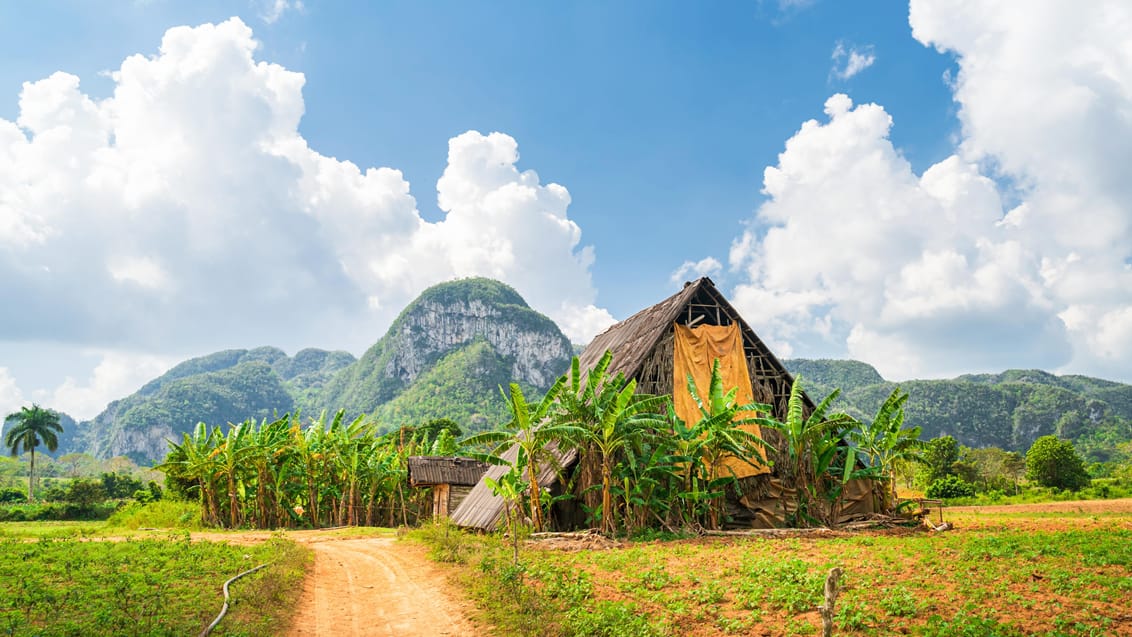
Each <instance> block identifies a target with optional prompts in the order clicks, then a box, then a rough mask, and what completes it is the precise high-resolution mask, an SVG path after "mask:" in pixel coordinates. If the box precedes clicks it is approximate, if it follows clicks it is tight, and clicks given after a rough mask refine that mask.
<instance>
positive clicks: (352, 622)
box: [289, 533, 480, 637]
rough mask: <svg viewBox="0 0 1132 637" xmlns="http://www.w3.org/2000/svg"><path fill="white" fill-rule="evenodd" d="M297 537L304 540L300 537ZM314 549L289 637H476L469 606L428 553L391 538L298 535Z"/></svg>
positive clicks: (413, 545) (300, 540) (418, 547)
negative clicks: (390, 636) (310, 566)
mask: <svg viewBox="0 0 1132 637" xmlns="http://www.w3.org/2000/svg"><path fill="white" fill-rule="evenodd" d="M295 535H296V536H299V535H300V534H295ZM294 539H295V540H297V541H299V542H302V543H305V544H308V545H309V546H310V548H311V549H313V550H314V555H315V558H314V566H313V567H312V568H311V571H310V573H309V574H308V575H307V577H306V579H305V580H304V582H303V594H302V597H301V598H300V600H299V607H298V608H297V609H296V612H295V619H294V623H293V624H292V628H291V632H290V633H289V634H290V635H291V636H292V637H310V636H315V635H325V636H335V637H338V636H342V637H349V636H361V635H367V636H368V635H402V636H405V637H415V636H423V635H452V636H462V635H476V634H479V632H480V631H477V630H476V626H475V624H473V623H472V622H471V621H470V620H469V619H468V612H467V611H468V610H469V609H470V608H471V607H470V605H469V602H467V601H466V600H464V599H463V598H462V597H461V596H460V595H459V593H458V591H457V590H456V589H455V588H454V587H452V586H450V585H449V584H448V582H447V581H445V577H444V574H443V573H442V572H441V571H440V570H439V569H438V568H437V567H436V565H435V564H433V563H432V562H431V561H430V560H429V559H428V556H427V555H425V552H424V549H422V548H421V547H420V546H417V545H415V544H410V543H408V542H398V541H397V540H395V539H393V538H387V537H375V538H363V539H334V538H327V537H320V536H319V535H317V534H313V533H312V534H310V535H306V536H299V537H294Z"/></svg>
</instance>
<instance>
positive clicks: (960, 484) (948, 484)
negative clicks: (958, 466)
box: [924, 476, 975, 499]
mask: <svg viewBox="0 0 1132 637" xmlns="http://www.w3.org/2000/svg"><path fill="white" fill-rule="evenodd" d="M924 495H926V496H927V497H929V498H942V499H947V498H969V497H971V496H973V495H975V487H973V486H971V483H969V482H967V481H966V480H964V479H963V478H960V477H959V476H947V477H944V478H940V479H938V480H936V481H934V482H932V483H931V484H929V485H928V489H927V491H925V492H924Z"/></svg>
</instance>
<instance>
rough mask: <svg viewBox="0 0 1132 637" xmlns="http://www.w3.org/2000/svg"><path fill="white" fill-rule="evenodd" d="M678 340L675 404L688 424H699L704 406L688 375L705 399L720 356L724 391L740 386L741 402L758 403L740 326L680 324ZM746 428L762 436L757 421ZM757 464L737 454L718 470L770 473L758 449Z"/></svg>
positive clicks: (740, 473)
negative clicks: (694, 395) (695, 392)
mask: <svg viewBox="0 0 1132 637" xmlns="http://www.w3.org/2000/svg"><path fill="white" fill-rule="evenodd" d="M673 329H674V330H675V342H674V347H673V357H672V359H673V391H672V403H673V407H674V408H675V410H676V415H677V416H679V417H680V418H681V419H683V420H684V422H686V423H689V424H691V423H695V422H697V421H698V420H699V419H700V417H701V414H700V408H699V406H697V405H696V400H695V399H694V398H692V394H691V392H689V391H688V374H691V375H692V379H693V380H695V382H696V390H697V391H698V392H699V394H700V397H701V398H703V399H704V400H705V401H706V400H707V399H708V398H707V396H708V389H709V388H710V387H711V369H712V365H713V364H714V363H715V360H716V359H719V373H720V376H721V377H722V379H723V391H724V392H728V391H731V389H732V388H738V391H737V392H736V393H735V401H736V403H737V404H740V405H745V404H747V403H750V402H754V392H753V391H752V390H751V376H750V373H748V371H747V358H746V355H745V354H744V352H743V334H742V332H740V331H739V325H738V324H737V323H732V324H731V325H701V326H699V327H688V326H686V325H680V324H679V323H676V324H674V325H673ZM754 416H755V414H754V413H740V414H738V417H739V418H751V417H754ZM743 429H745V430H746V431H749V432H751V433H753V434H755V435H756V436H761V435H762V433H761V431H760V430H759V426H758V425H755V424H749V425H744V426H743ZM750 460H751V461H752V462H754V463H755V464H754V465H752V464H749V463H747V462H745V461H743V460H740V459H739V458H736V457H734V456H727V457H724V459H723V460H722V462H721V463H720V464H721V465H722V466H720V467H717V468H716V470H717V471H718V472H719V474H722V475H731V474H732V473H734V475H735V477H736V478H748V477H750V476H756V475H761V474H765V473H770V468H769V467H768V466H767V462H766V451H765V450H763V449H761V448H760V449H759V450H758V457H757V458H751V459H750Z"/></svg>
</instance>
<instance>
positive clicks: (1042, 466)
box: [1026, 436, 1089, 491]
mask: <svg viewBox="0 0 1132 637" xmlns="http://www.w3.org/2000/svg"><path fill="white" fill-rule="evenodd" d="M1026 478H1027V479H1029V480H1033V481H1034V482H1037V483H1038V484H1040V485H1042V486H1043V487H1057V488H1059V489H1069V490H1071V491H1077V490H1079V489H1080V488H1082V487H1085V486H1088V484H1089V474H1088V472H1086V471H1085V463H1084V461H1083V460H1082V459H1081V456H1080V455H1078V454H1077V450H1076V449H1074V448H1073V443H1071V442H1069V441H1068V440H1062V439H1060V438H1058V437H1057V436H1042V437H1041V438H1038V439H1037V440H1035V441H1034V444H1033V446H1032V447H1030V450H1029V451H1027V452H1026Z"/></svg>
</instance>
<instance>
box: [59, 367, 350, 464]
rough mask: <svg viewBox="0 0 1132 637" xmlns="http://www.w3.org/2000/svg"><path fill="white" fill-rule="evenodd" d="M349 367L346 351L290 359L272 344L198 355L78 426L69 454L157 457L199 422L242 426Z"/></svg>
mask: <svg viewBox="0 0 1132 637" xmlns="http://www.w3.org/2000/svg"><path fill="white" fill-rule="evenodd" d="M352 362H354V357H353V356H352V355H350V354H348V353H346V352H328V351H325V350H314V349H306V350H302V351H300V352H299V353H298V354H296V355H295V357H294V358H290V357H288V356H287V354H286V353H284V352H283V350H280V349H278V348H275V347H259V348H255V349H251V350H242V349H236V350H225V351H221V352H216V353H213V354H209V355H207V356H201V357H199V358H193V359H190V360H187V361H185V362H183V363H180V364H178V365H177V366H175V367H173V368H172V369H170V370H169V371H168V372H166V373H165V374H162V375H161V376H159V377H158V378H155V379H154V380H152V381H150V382H148V383H146V384H145V385H144V386H143V387H142V388H141V389H139V390H138V391H137V392H135V393H134V394H132V395H130V396H127V397H126V398H123V399H121V400H117V401H114V402H112V403H110V405H109V406H107V408H106V410H104V411H103V412H102V413H101V414H99V415H98V416H96V417H95V418H94V419H93V420H91V421H90V422H86V423H79V424H77V425H75V426H73V427H72V428H71V429H72V431H73V432H74V433H67V436H68V443H69V446H68V448H67V450H68V451H87V452H89V453H91V454H93V455H95V456H99V457H108V456H114V455H127V456H130V457H132V458H133V459H135V460H137V461H142V462H148V461H153V460H159V459H160V458H162V457H164V454H165V450H166V443H165V439H166V438H173V439H176V438H179V437H180V434H181V433H182V432H186V431H189V430H191V428H192V427H193V426H195V425H196V423H198V422H201V421H203V422H207V423H211V424H223V423H227V422H240V421H243V420H246V419H248V418H256V419H262V418H267V417H270V416H272V415H274V414H276V413H280V414H282V413H286V412H289V411H292V410H294V409H295V407H297V406H299V405H300V404H301V401H302V400H304V399H306V398H307V397H308V396H309V395H311V394H313V393H317V392H318V391H319V390H320V389H321V387H322V385H323V384H324V383H325V382H326V380H328V379H329V378H330V377H332V376H333V375H334V374H335V373H336V372H337V371H338V370H340V369H342V368H343V367H345V366H346V365H349V364H350V363H352ZM65 433H66V432H65Z"/></svg>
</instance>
